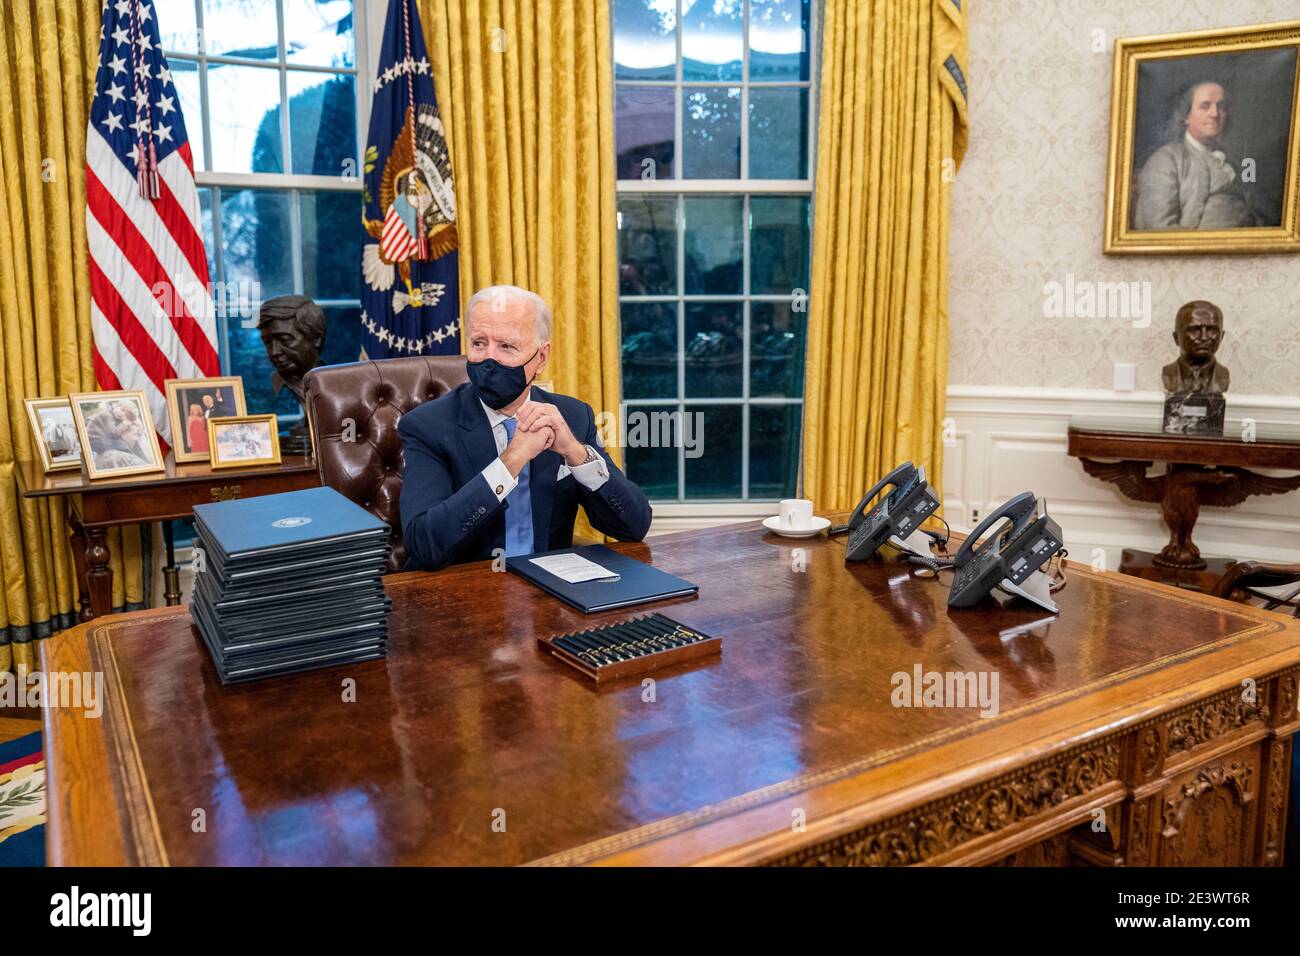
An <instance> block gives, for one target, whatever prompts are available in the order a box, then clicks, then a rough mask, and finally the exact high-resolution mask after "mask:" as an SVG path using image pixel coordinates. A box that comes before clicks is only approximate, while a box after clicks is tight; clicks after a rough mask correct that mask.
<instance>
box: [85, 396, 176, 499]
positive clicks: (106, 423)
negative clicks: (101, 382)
mask: <svg viewBox="0 0 1300 956" xmlns="http://www.w3.org/2000/svg"><path fill="white" fill-rule="evenodd" d="M70 400H71V403H72V414H73V419H74V421H75V422H76V425H77V434H78V437H79V438H80V440H81V446H82V447H83V448H84V449H85V450H86V456H85V461H86V470H87V472H88V474H89V476H90V477H91V478H104V477H109V476H116V475H129V474H137V473H140V472H147V471H159V470H161V469H162V467H163V459H162V452H161V450H160V449H159V446H158V436H157V434H156V433H155V432H154V425H153V418H152V416H150V414H149V408H148V406H147V405H145V401H144V393H143V392H138V391H137V392H93V393H82V394H75V395H72V396H70Z"/></svg>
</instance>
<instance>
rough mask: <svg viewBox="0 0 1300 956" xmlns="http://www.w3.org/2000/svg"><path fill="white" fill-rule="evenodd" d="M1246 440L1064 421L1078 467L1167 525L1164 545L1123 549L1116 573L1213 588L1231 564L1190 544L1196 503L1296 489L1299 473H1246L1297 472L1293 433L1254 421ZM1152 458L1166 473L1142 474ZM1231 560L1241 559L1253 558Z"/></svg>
mask: <svg viewBox="0 0 1300 956" xmlns="http://www.w3.org/2000/svg"><path fill="white" fill-rule="evenodd" d="M1229 427H1230V428H1231V426H1229ZM1252 437H1253V440H1252V441H1246V440H1245V439H1244V438H1243V437H1242V435H1240V434H1232V433H1228V434H1225V436H1222V437H1202V436H1192V435H1167V434H1165V433H1164V432H1163V431H1161V428H1160V423H1159V422H1154V423H1152V424H1151V425H1150V426H1149V427H1143V426H1139V425H1128V424H1126V425H1124V426H1123V427H1122V428H1117V427H1115V426H1113V425H1109V424H1104V423H1097V422H1092V421H1079V420H1072V421H1071V422H1070V430H1069V444H1068V453H1069V454H1070V455H1071V456H1072V457H1074V458H1078V459H1079V463H1080V464H1081V465H1082V466H1083V470H1084V471H1085V472H1087V473H1088V474H1089V475H1092V477H1094V478H1100V479H1101V480H1102V481H1109V482H1112V483H1113V484H1115V485H1116V486H1117V487H1118V488H1119V490H1120V491H1121V492H1122V493H1123V494H1124V495H1125V497H1127V498H1131V499H1132V500H1134V501H1146V502H1153V503H1159V505H1160V511H1161V514H1162V515H1163V517H1164V520H1165V525H1166V526H1167V527H1168V528H1169V543H1168V544H1167V545H1165V547H1164V548H1163V549H1162V550H1161V551H1160V553H1159V554H1154V555H1153V554H1149V553H1147V552H1144V551H1136V550H1126V551H1125V552H1124V560H1123V562H1122V563H1121V565H1120V571H1122V572H1124V573H1126V574H1136V575H1138V576H1139V577H1145V578H1150V579H1152V580H1157V581H1163V582H1164V583H1166V584H1174V585H1177V586H1179V587H1185V588H1191V589H1193V590H1198V591H1206V592H1208V591H1210V590H1211V589H1213V587H1214V584H1215V582H1217V581H1218V579H1219V578H1220V577H1221V576H1222V574H1223V572H1224V571H1225V570H1226V569H1227V567H1228V565H1230V564H1231V563H1232V561H1231V560H1223V559H1216V560H1212V561H1207V560H1206V559H1205V558H1202V557H1201V551H1200V549H1199V548H1198V547H1197V546H1196V545H1195V544H1194V543H1193V542H1192V529H1193V528H1194V527H1195V526H1196V519H1197V517H1198V516H1199V515H1200V511H1201V505H1211V506H1216V507H1220V508H1230V507H1232V506H1233V505H1238V504H1241V502H1243V501H1245V500H1246V499H1247V498H1249V497H1250V496H1252V495H1276V494H1284V493H1285V492H1288V491H1291V490H1293V489H1295V488H1300V474H1297V475H1294V476H1289V477H1280V478H1279V477H1273V476H1270V475H1261V474H1257V473H1256V472H1254V471H1251V470H1250V469H1252V468H1278V469H1285V470H1288V471H1290V470H1295V471H1300V430H1297V429H1294V428H1286V427H1282V426H1261V427H1259V428H1258V429H1257V431H1256V433H1255V434H1254V435H1253V436H1252ZM1102 459H1105V460H1102ZM1157 461H1161V462H1166V463H1167V464H1168V470H1167V472H1166V473H1165V474H1163V475H1156V476H1153V477H1148V476H1147V473H1146V472H1147V469H1148V468H1150V467H1151V465H1152V464H1153V463H1154V462H1157ZM1239 557H1240V558H1241V559H1242V560H1246V559H1249V558H1252V557H1254V555H1240V556H1239Z"/></svg>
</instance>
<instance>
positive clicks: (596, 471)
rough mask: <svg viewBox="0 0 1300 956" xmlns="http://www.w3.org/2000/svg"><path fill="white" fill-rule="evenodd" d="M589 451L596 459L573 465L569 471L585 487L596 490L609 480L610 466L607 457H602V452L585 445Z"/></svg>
mask: <svg viewBox="0 0 1300 956" xmlns="http://www.w3.org/2000/svg"><path fill="white" fill-rule="evenodd" d="M584 447H585V448H586V449H587V451H589V452H590V453H591V454H593V455H595V456H596V460H595V461H586V462H583V463H582V464H581V465H574V466H572V467H571V468H570V469H569V471H570V472H572V473H573V477H574V478H576V479H578V481H579V482H580V483H581V484H582V486H583V487H584V488H586V489H587V490H588V491H596V490H597V489H599V488H600V486H601V485H603V484H604V483H605V482H607V481H609V468H608V467H607V466H606V464H605V459H604V458H601V457H600V452H598V451H596V449H594V448H592V447H591V446H590V445H585V446H584Z"/></svg>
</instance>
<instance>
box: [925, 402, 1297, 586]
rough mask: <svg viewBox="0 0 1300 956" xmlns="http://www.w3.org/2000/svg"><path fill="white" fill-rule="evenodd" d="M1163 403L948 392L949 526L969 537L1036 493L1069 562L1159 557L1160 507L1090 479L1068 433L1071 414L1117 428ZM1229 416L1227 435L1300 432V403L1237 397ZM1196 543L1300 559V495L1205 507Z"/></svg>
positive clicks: (1224, 553)
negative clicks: (999, 510)
mask: <svg viewBox="0 0 1300 956" xmlns="http://www.w3.org/2000/svg"><path fill="white" fill-rule="evenodd" d="M1163 403H1164V396H1163V395H1162V394H1161V393H1159V392H1108V391H1101V390H1091V389H1025V388H998V387H986V386H963V385H954V386H950V387H949V389H948V417H949V418H950V419H952V422H951V426H952V429H951V432H952V434H953V436H954V437H953V439H952V440H951V441H949V442H946V443H945V446H944V475H943V488H944V511H943V513H944V515H945V516H946V517H947V520H948V523H949V524H950V525H951V526H952V528H953V530H961V531H968V530H970V529H971V528H972V527H974V526H975V524H976V523H977V518H976V515H977V514H978V515H980V516H982V515H985V514H988V511H989V509H990V508H996V507H997V506H998V505H999V504H1001V503H1002V502H1003V501H1005V500H1006V499H1008V498H1010V497H1011V496H1012V495H1014V494H1017V493H1018V492H1021V491H1033V492H1035V493H1037V494H1038V495H1040V496H1043V497H1045V498H1046V499H1047V506H1048V511H1049V512H1050V513H1051V515H1052V516H1053V517H1054V518H1056V520H1057V521H1058V522H1059V523H1060V525H1061V530H1062V531H1063V532H1064V535H1065V544H1066V547H1067V548H1068V549H1069V550H1070V556H1071V558H1077V559H1080V560H1082V561H1084V562H1090V561H1092V560H1093V557H1094V554H1095V552H1094V549H1096V548H1100V549H1103V550H1104V551H1105V552H1106V567H1107V568H1110V569H1112V570H1113V569H1115V568H1117V567H1118V566H1119V560H1120V552H1121V551H1122V550H1123V549H1124V548H1126V547H1128V548H1141V549H1143V550H1147V551H1159V550H1160V548H1162V547H1164V545H1165V544H1166V542H1167V541H1168V540H1169V536H1168V532H1167V531H1166V529H1165V526H1164V522H1163V521H1161V518H1160V510H1159V506H1158V505H1154V504H1140V503H1138V502H1133V501H1130V500H1128V499H1127V498H1125V497H1124V496H1123V495H1122V494H1121V493H1120V491H1119V489H1118V488H1116V487H1115V486H1114V485H1112V484H1110V483H1108V482H1103V481H1099V480H1098V479H1096V478H1092V477H1089V476H1088V475H1086V474H1085V473H1084V471H1083V469H1082V467H1081V466H1080V465H1079V462H1078V460H1077V459H1074V458H1070V457H1069V456H1068V455H1067V454H1066V432H1067V429H1068V427H1069V424H1070V419H1071V418H1072V417H1073V418H1075V419H1083V418H1086V419H1089V420H1091V421H1094V422H1098V423H1102V422H1105V423H1114V425H1116V426H1123V425H1125V424H1127V423H1137V422H1150V421H1152V420H1155V419H1158V418H1159V416H1160V413H1161V409H1162V408H1163ZM1227 418H1228V423H1227V426H1226V430H1227V431H1229V432H1236V431H1238V430H1239V429H1240V423H1241V420H1242V419H1243V418H1251V419H1254V420H1255V422H1256V423H1257V424H1258V426H1259V427H1261V428H1262V427H1263V426H1265V425H1268V424H1287V425H1300V397H1297V398H1278V397H1272V396H1252V395H1233V394H1232V393H1229V394H1228V414H1227ZM1160 467H1161V466H1159V465H1156V466H1155V467H1154V468H1153V471H1152V473H1153V474H1154V473H1156V472H1157V471H1158V470H1159V469H1160ZM1270 473H1273V474H1288V472H1270ZM1193 538H1194V540H1195V541H1196V544H1197V546H1198V547H1199V548H1200V549H1201V553H1202V554H1203V555H1206V556H1207V557H1208V556H1219V557H1231V558H1254V559H1258V560H1262V561H1297V560H1300V491H1293V492H1290V493H1289V494H1285V495H1267V496H1263V497H1252V498H1248V499H1247V500H1246V501H1245V502H1244V503H1242V504H1241V505H1239V506H1237V507H1236V508H1202V509H1201V516H1200V519H1199V520H1198V521H1197V524H1196V531H1195V533H1194V535H1193Z"/></svg>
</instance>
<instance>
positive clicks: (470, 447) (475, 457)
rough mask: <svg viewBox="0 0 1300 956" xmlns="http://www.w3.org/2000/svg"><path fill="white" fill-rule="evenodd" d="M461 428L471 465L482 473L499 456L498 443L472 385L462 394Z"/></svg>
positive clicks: (467, 386) (466, 387)
mask: <svg viewBox="0 0 1300 956" xmlns="http://www.w3.org/2000/svg"><path fill="white" fill-rule="evenodd" d="M460 427H461V439H462V441H464V443H465V450H466V451H467V452H468V453H469V462H470V465H472V466H473V469H474V471H482V470H483V469H484V468H486V467H487V466H488V464H489V463H490V462H491V461H492V459H493V458H495V457H496V456H497V443H496V439H495V438H493V437H492V425H491V424H490V423H489V422H488V417H487V413H486V412H484V411H483V406H482V405H480V404H479V400H478V392H476V391H475V390H474V386H472V385H466V386H465V388H464V389H463V390H462V391H461V393H460Z"/></svg>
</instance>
